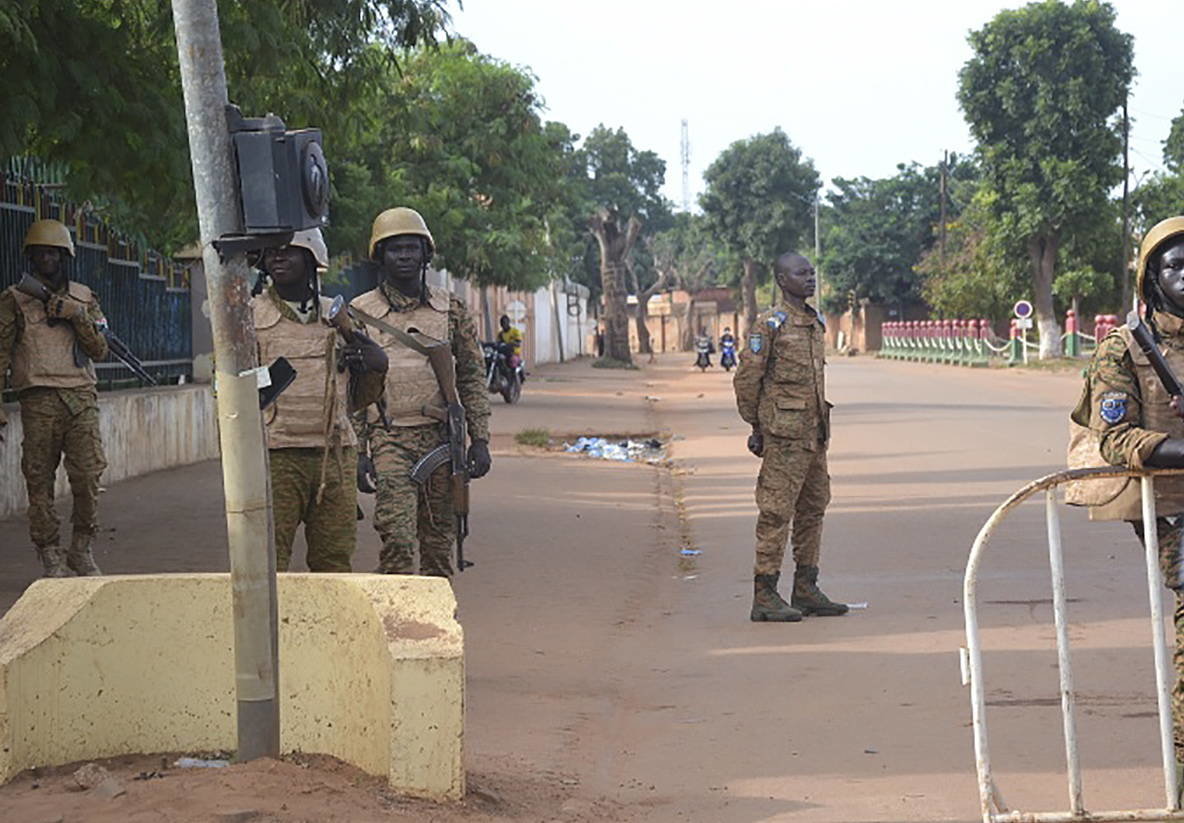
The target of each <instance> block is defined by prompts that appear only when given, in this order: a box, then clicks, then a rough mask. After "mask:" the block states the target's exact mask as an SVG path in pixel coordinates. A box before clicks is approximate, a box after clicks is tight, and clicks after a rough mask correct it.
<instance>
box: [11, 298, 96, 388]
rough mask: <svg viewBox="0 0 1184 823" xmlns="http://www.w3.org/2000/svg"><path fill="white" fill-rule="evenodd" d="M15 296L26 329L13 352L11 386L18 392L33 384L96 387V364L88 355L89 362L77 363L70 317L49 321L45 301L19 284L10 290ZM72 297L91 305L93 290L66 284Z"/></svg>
mask: <svg viewBox="0 0 1184 823" xmlns="http://www.w3.org/2000/svg"><path fill="white" fill-rule="evenodd" d="M9 291H10V292H11V294H12V295H13V297H15V298H16V305H17V308H18V309H19V310H20V312H21V315H22V317H23V318H24V321H25V322H24V329H23V330H22V331H21V335H20V340H18V341H17V344H16V349H15V350H14V351H13V353H12V363H11V368H12V388H13V389H15V390H16V391H17V392H20V391H23V390H24V389H28V388H32V387H33V386H46V387H49V388H54V389H84V388H94V387H95V385H96V384H97V383H98V379H97V378H96V376H95V364H94V363H92V362H91V360H90V358H89V357H87V358H85V360H86V365H84V366H78V365H76V364H75V362H74V346H75V341H76V336H75V333H74V326H73V324H71V323H70V321H68V320H62V321H54V323H53V324H52V325H50V323H49V316H48V315H46V313H45V303H43V302H41V301H40V300H38V299H37V298H36V297H30V296H29V295H27V294H25V293H24V292H23V291H18V290H17V289H16V287H15V286H14V287H12V288H11V289H9ZM67 292H68V294H69V295H70V297H72V298H74V299H75V300H79V301H81V302H82V303H84V304H86V305H90V302H91V300H92V299H93V295H92V294H91V290H90V289H88V288H87V287H86V286H84V285H82V284H81V283H74V282H70V283H69V284H68V285H67Z"/></svg>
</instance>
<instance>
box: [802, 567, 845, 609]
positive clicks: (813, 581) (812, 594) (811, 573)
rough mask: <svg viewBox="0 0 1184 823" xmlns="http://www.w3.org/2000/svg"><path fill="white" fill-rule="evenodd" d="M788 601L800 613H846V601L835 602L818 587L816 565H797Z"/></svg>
mask: <svg viewBox="0 0 1184 823" xmlns="http://www.w3.org/2000/svg"><path fill="white" fill-rule="evenodd" d="M789 602H790V603H792V604H793V606H794V608H796V609H801V611H802V614H807V615H810V614H816V615H818V616H819V617H837V616H838V615H840V614H846V613H847V604H846V603H836V602H834V601H833V600H831V599H830V598H829V597H827V596H826V595H825V594H823V593H822V590H821V589H819V588H818V567H817V566H798V567H797V569H795V570H794V573H793V594H791V595H790V596H789Z"/></svg>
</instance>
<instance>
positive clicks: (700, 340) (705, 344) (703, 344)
mask: <svg viewBox="0 0 1184 823" xmlns="http://www.w3.org/2000/svg"><path fill="white" fill-rule="evenodd" d="M695 352H696V356H695V365H696V366H698V367H699V368H702V369H706V368H708V367H710V366H711V355H713V354H714V353H715V344H714V343H712V342H711V337H710V335H708V334H707V329H704V328H700V329H699V334H698V335H697V336H696V337H695Z"/></svg>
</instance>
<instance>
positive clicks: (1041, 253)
mask: <svg viewBox="0 0 1184 823" xmlns="http://www.w3.org/2000/svg"><path fill="white" fill-rule="evenodd" d="M1060 239H1061V238H1060V233H1059V232H1057V231H1050V232H1048V233H1047V234H1043V235H1036V236H1034V237H1032V238H1031V239H1030V240H1029V241H1028V262H1029V264H1030V265H1031V267H1032V290H1033V301H1032V302H1033V304H1034V305H1035V308H1036V326H1037V328H1038V329H1039V330H1040V359H1041V360H1047V359H1049V358H1052V357H1060V356H1061V326H1060V324H1059V323H1057V316H1056V311H1055V309H1054V308H1053V302H1052V280H1053V275H1054V274H1055V269H1056V263H1057V247H1058V246H1059V245H1060Z"/></svg>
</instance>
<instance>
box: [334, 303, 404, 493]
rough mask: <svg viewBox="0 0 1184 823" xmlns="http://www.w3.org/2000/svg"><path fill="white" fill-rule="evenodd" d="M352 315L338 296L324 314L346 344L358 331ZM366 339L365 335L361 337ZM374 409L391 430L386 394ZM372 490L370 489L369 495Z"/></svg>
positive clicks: (376, 403) (353, 338)
mask: <svg viewBox="0 0 1184 823" xmlns="http://www.w3.org/2000/svg"><path fill="white" fill-rule="evenodd" d="M352 319H353V318H352V315H351V314H350V310H349V308H348V307H347V306H346V305H345V298H344V297H342V296H341V295H340V294H339V295H337V296H336V297H334V298H333V302H332V303H330V304H329V310H328V311H326V312H325V322H326V323H328V324H329V325H330V326H332V327H333V328H335V329H337V333H338V334H340V335H341V339H342V340H344V341H345V342H346V343H351V344H352V343H355V342H357V335H358V330H357V329H356V328H354V325H353V323H352V322H350V321H351V320H352ZM362 337H363V339H366V336H365V335H362ZM374 408H376V409H377V410H378V419H379V420H381V421H382V427H383V428H384V429H386V430H387V431H390V429H391V420H390V417H388V416H387V413H386V393H385V392H383V395H382V397H380V398H378V400H376V401H375V402H374ZM373 491H374V490H373V489H371V490H370V493H372V492H373Z"/></svg>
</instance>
